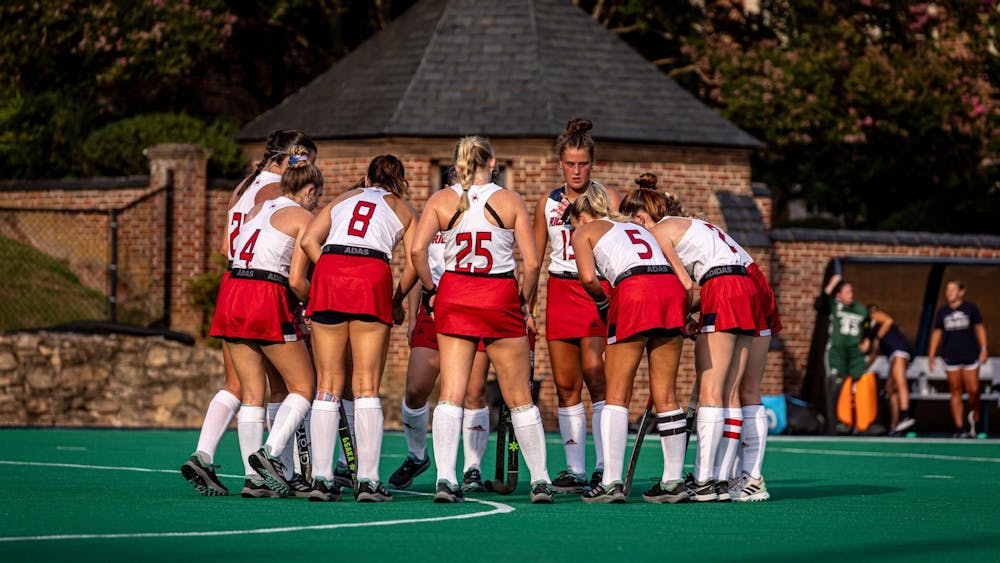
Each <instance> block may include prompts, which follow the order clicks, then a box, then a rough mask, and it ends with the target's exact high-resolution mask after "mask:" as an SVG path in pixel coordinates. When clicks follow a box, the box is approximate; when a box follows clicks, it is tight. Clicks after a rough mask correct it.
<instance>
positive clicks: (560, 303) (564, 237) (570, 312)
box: [545, 182, 611, 340]
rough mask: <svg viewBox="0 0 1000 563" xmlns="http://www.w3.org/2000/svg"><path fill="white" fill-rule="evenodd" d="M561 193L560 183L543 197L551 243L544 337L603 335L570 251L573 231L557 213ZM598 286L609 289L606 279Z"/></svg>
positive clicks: (603, 328)
mask: <svg viewBox="0 0 1000 563" xmlns="http://www.w3.org/2000/svg"><path fill="white" fill-rule="evenodd" d="M594 183H595V184H596V182H594ZM598 185H599V184H598ZM565 195H566V185H565V184H564V185H563V186H561V187H559V188H558V189H555V190H552V192H550V193H549V197H548V198H546V200H545V220H546V223H547V225H548V227H547V228H548V231H549V244H550V245H551V246H552V252H551V254H549V278H548V281H547V282H546V296H547V297H546V303H545V339H546V340H567V339H576V338H584V337H588V336H600V337H605V336H607V334H608V327H607V325H605V324H604V322H603V321H601V316H600V315H599V314H597V309H595V308H594V300H593V299H592V298H591V297H590V295H588V294H587V292H586V290H584V289H583V285H581V284H580V275H579V272H578V271H577V269H576V260H575V258H576V256H575V255H574V254H573V240H572V237H573V231H571V230H569V229H567V228H566V225H565V224H564V223H563V220H562V215H561V214H560V213H559V204H560V202H561V201H562V199H563V197H564V196H565ZM601 286H602V287H603V288H604V292H605V293H610V292H611V286H610V285H609V284H608V282H607V281H604V280H601Z"/></svg>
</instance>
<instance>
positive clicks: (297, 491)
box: [288, 473, 313, 498]
mask: <svg viewBox="0 0 1000 563" xmlns="http://www.w3.org/2000/svg"><path fill="white" fill-rule="evenodd" d="M288 486H289V487H290V488H291V489H292V495H293V496H295V497H298V498H307V497H308V496H309V493H311V492H312V490H313V487H312V483H310V482H309V481H306V478H305V477H303V476H302V474H301V473H296V474H295V475H292V478H291V479H289V480H288Z"/></svg>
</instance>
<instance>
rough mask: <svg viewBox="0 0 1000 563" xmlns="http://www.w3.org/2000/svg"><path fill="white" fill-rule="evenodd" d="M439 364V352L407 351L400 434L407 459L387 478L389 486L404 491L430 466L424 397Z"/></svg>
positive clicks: (427, 394) (434, 379)
mask: <svg viewBox="0 0 1000 563" xmlns="http://www.w3.org/2000/svg"><path fill="white" fill-rule="evenodd" d="M439 369H440V364H439V360H438V351H437V350H435V349H433V348H425V347H423V346H417V347H414V348H411V349H410V359H409V362H408V364H407V368H406V394H405V396H404V397H403V404H402V407H401V408H402V411H403V435H404V436H405V437H406V459H404V460H403V464H402V465H400V466H399V468H398V469H396V471H394V472H393V473H392V475H390V476H389V485H390V486H392V487H395V488H397V489H405V488H406V487H409V486H410V484H412V483H413V479H414V477H416V476H417V475H420V474H421V473H423V472H424V471H426V470H427V468H428V467H430V465H431V458H430V456H428V455H427V425H428V424H429V423H430V420H431V412H430V408H429V407H428V406H427V398H428V397H430V395H431V392H433V391H434V383H435V382H436V381H437V376H438V370H439Z"/></svg>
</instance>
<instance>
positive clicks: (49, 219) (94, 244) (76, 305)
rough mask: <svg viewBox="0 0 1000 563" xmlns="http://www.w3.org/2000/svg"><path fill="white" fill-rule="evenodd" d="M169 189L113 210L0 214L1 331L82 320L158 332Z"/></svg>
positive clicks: (165, 302)
mask: <svg viewBox="0 0 1000 563" xmlns="http://www.w3.org/2000/svg"><path fill="white" fill-rule="evenodd" d="M172 193H173V188H172V186H171V185H169V184H168V185H167V186H164V187H161V188H158V189H156V190H153V191H150V192H147V193H144V194H142V195H140V196H138V197H136V198H134V199H133V200H132V201H130V202H128V203H124V204H121V203H119V204H118V205H117V206H115V207H110V206H109V207H108V208H99V207H95V208H88V209H63V208H59V207H58V206H56V205H51V206H46V207H42V206H38V207H29V206H25V207H0V275H2V276H3V279H4V283H3V284H0V330H24V329H35V328H45V327H51V326H55V325H61V324H67V323H74V322H80V321H109V322H121V323H128V324H136V325H142V326H163V325H165V324H166V321H167V320H168V319H167V317H168V314H169V313H168V312H169V295H170V291H169V271H170V267H171V264H170V258H169V252H168V249H169V246H168V245H169V244H170V241H169V239H168V236H169V232H170V231H169V225H170V222H171V220H172V213H171V205H170V203H171V199H172V198H171V197H170V196H171V195H172Z"/></svg>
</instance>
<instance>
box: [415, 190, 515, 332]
mask: <svg viewBox="0 0 1000 563" xmlns="http://www.w3.org/2000/svg"><path fill="white" fill-rule="evenodd" d="M449 189H452V190H455V192H456V193H458V194H459V196H461V193H462V188H461V186H460V185H458V184H456V185H454V186H451V187H450V188H449ZM502 189H503V188H501V187H500V186H498V185H496V184H492V183H491V184H486V185H484V186H472V187H471V188H469V208H468V209H467V210H466V211H465V212H464V213H463V214H462V216H461V220H460V221H458V223H457V224H456V225H454V226H453V227H452V228H451V229H450V230H447V231H442V234H443V236H444V242H445V247H444V248H445V250H444V259H445V272H444V275H442V276H441V281H440V283H439V285H438V294H437V298H436V299H435V302H434V303H435V305H434V317H435V325H436V328H437V332H438V333H439V334H448V335H452V336H473V337H479V338H515V337H519V336H524V335H525V334H527V329H526V328H525V323H524V315H523V314H522V312H521V299H520V291H519V290H518V287H517V280H516V279H515V278H514V272H515V268H516V264H515V262H514V231H513V229H508V228H506V226H503V227H498V226H496V225H494V224H493V223H490V222H489V220H487V218H486V217H487V214H489V213H491V212H490V209H491V208H489V207H488V206H487V200H489V198H490V196H491V195H493V194H494V193H496V192H497V191H499V190H502Z"/></svg>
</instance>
